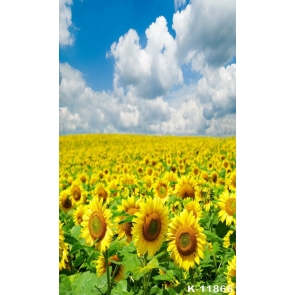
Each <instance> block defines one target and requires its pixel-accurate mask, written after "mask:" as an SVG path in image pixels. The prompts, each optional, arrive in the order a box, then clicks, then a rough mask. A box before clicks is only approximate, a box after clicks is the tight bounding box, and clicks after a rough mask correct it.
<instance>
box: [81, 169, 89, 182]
mask: <svg viewBox="0 0 295 295" xmlns="http://www.w3.org/2000/svg"><path fill="white" fill-rule="evenodd" d="M79 179H80V180H81V182H82V183H84V184H87V183H88V180H89V177H88V175H87V174H86V173H84V172H83V173H81V174H80V175H79Z"/></svg>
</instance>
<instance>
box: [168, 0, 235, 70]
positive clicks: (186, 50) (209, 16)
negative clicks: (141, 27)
mask: <svg viewBox="0 0 295 295" xmlns="http://www.w3.org/2000/svg"><path fill="white" fill-rule="evenodd" d="M173 28H174V30H175V31H176V43H177V47H178V56H179V58H180V59H181V60H182V61H188V60H190V61H192V60H194V59H195V61H194V63H195V69H196V68H198V67H197V65H199V64H200V62H201V61H202V59H203V61H205V62H206V63H207V64H208V65H209V66H214V67H220V66H222V65H224V64H225V63H226V62H229V61H230V60H231V59H232V57H233V55H235V50H236V1H235V0H224V1H219V0H207V1H203V0H192V1H191V3H190V4H188V5H187V6H186V8H185V9H183V10H182V11H177V12H176V13H175V14H174V16H173ZM200 66H202V63H201V64H200Z"/></svg>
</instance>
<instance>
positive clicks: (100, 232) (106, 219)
mask: <svg viewBox="0 0 295 295" xmlns="http://www.w3.org/2000/svg"><path fill="white" fill-rule="evenodd" d="M102 203H103V199H100V200H99V199H98V198H97V197H94V198H93V199H92V200H91V202H90V204H89V205H88V206H87V207H86V208H85V213H84V215H83V221H82V222H81V226H82V231H81V237H82V238H84V239H85V243H86V244H87V245H90V246H93V245H95V247H96V248H97V249H98V250H99V251H100V252H104V251H105V250H106V249H107V248H108V247H109V245H110V243H111V241H112V237H113V234H114V233H113V230H112V222H111V217H112V213H111V211H110V209H106V204H104V205H102Z"/></svg>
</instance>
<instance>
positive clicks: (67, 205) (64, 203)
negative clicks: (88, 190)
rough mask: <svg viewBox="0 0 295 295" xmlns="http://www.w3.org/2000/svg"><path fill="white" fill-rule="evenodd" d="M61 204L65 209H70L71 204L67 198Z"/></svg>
mask: <svg viewBox="0 0 295 295" xmlns="http://www.w3.org/2000/svg"><path fill="white" fill-rule="evenodd" d="M62 204H63V206H64V207H65V208H66V209H69V208H71V207H72V202H71V200H70V199H69V198H68V197H67V198H66V199H65V200H64V201H63V203H62Z"/></svg>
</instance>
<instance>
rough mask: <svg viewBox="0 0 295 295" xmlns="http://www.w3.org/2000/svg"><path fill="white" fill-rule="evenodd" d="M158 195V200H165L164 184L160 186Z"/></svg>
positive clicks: (165, 188)
mask: <svg viewBox="0 0 295 295" xmlns="http://www.w3.org/2000/svg"><path fill="white" fill-rule="evenodd" d="M158 193H159V196H160V198H165V197H166V195H167V187H166V186H165V185H164V184H162V185H161V186H160V188H159V190H158Z"/></svg>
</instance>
